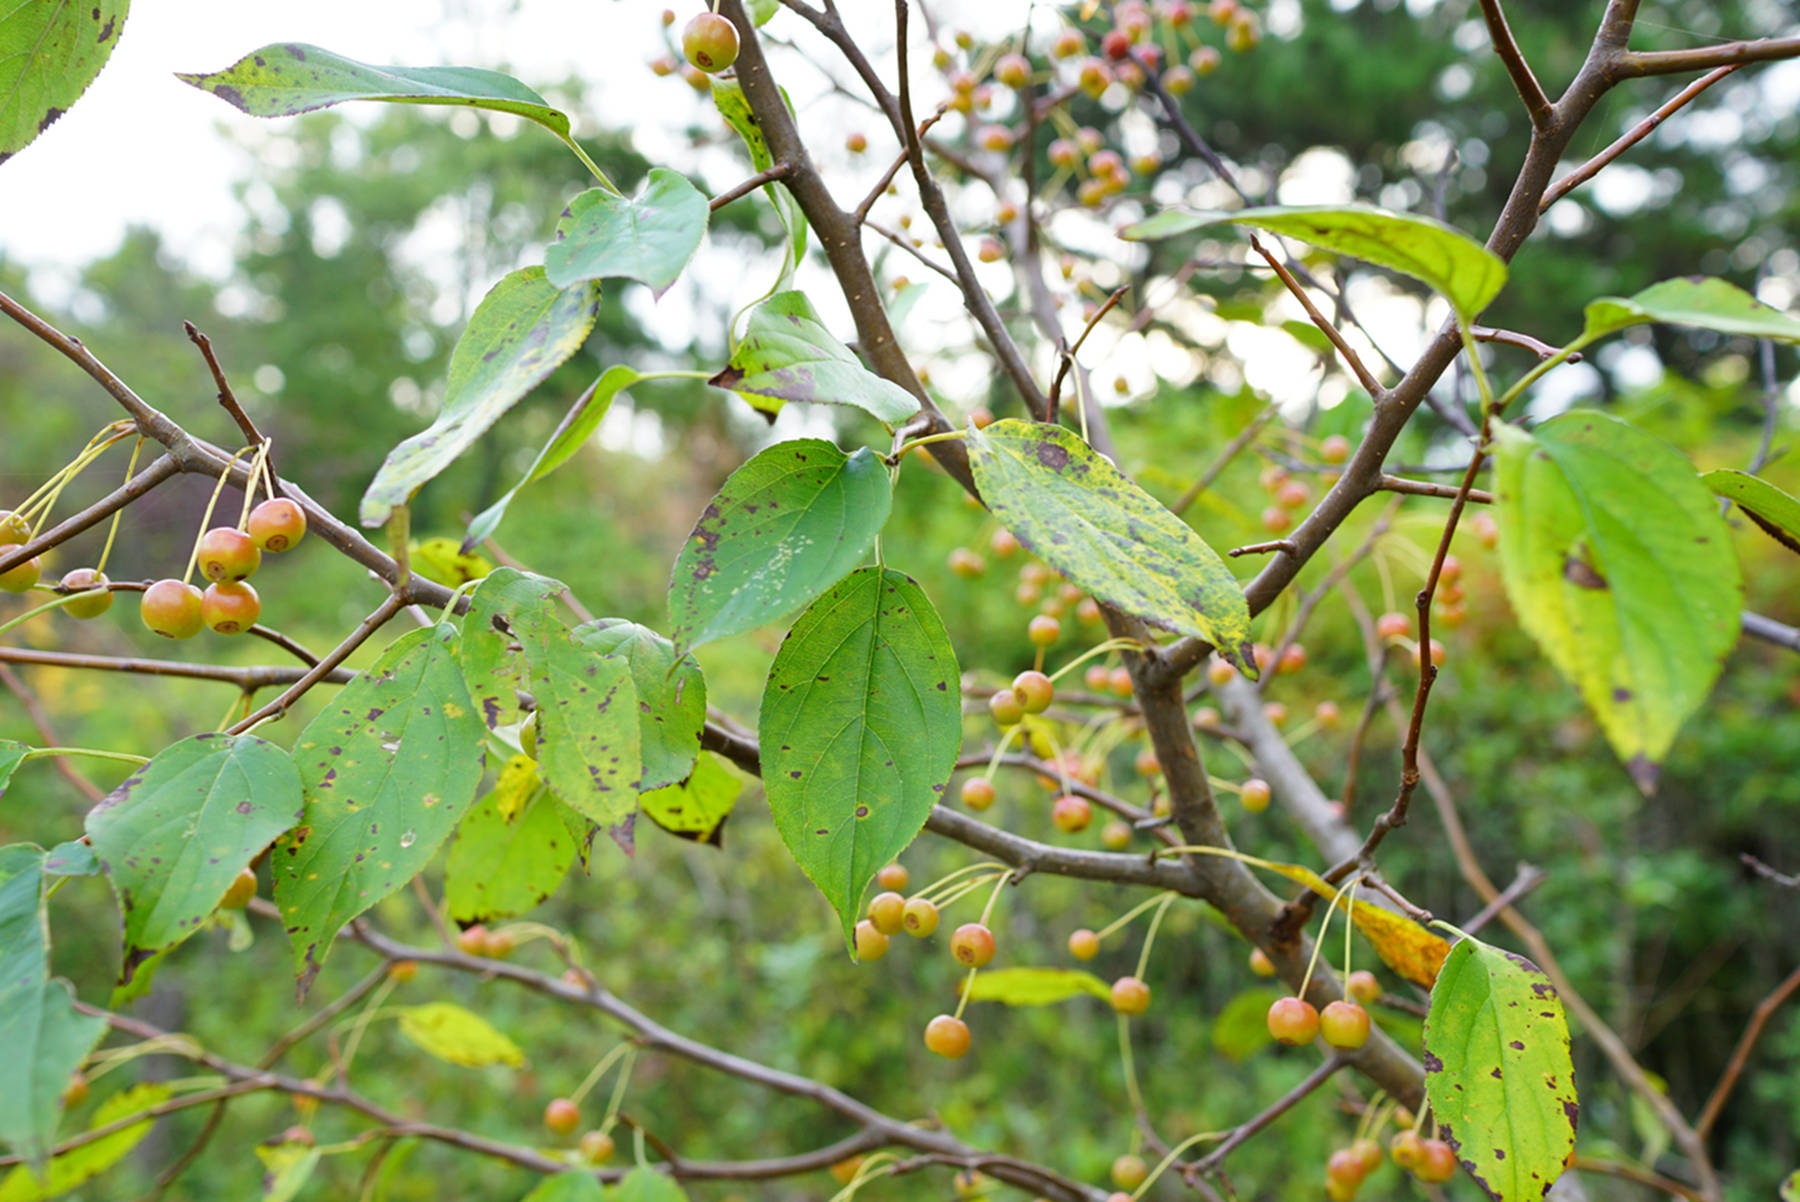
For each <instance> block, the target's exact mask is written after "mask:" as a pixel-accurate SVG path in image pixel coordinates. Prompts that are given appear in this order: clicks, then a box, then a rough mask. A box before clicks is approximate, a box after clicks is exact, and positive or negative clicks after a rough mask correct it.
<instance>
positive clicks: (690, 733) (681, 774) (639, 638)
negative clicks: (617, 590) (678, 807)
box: [570, 618, 706, 793]
mask: <svg viewBox="0 0 1800 1202" xmlns="http://www.w3.org/2000/svg"><path fill="white" fill-rule="evenodd" d="M570 637H572V638H573V639H574V640H575V645H576V646H578V647H581V648H583V649H584V650H587V651H592V652H594V653H595V654H598V655H615V656H618V657H619V658H621V659H623V660H624V661H625V662H626V664H627V665H628V666H629V667H630V669H631V681H632V684H633V686H634V687H635V688H636V689H637V702H638V704H637V708H638V747H639V755H640V758H641V759H642V761H643V769H644V772H643V776H642V777H641V778H639V780H638V788H639V789H640V790H641V791H643V792H646V793H648V792H650V791H651V790H653V789H663V788H667V787H668V786H670V785H678V784H680V783H681V782H682V781H684V780H686V779H687V778H688V775H689V774H690V773H691V772H693V770H694V757H695V756H697V755H699V754H700V728H701V727H702V726H704V725H706V677H705V676H704V675H702V674H701V672H700V665H699V664H698V663H697V662H695V660H694V657H693V656H691V655H678V654H677V653H676V651H675V646H674V644H672V643H670V642H669V640H668V639H665V638H664V637H663V636H662V635H660V634H658V633H656V632H655V631H654V630H651V629H650V628H649V627H648V626H640V625H638V624H637V623H636V622H627V621H626V620H625V619H624V618H598V619H596V620H594V621H592V622H584V623H582V624H581V625H580V626H577V627H576V628H575V630H574V631H573V633H572V634H571V636H570Z"/></svg>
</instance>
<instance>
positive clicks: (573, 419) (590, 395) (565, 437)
mask: <svg viewBox="0 0 1800 1202" xmlns="http://www.w3.org/2000/svg"><path fill="white" fill-rule="evenodd" d="M640 379H642V377H641V376H639V375H638V373H637V372H635V371H633V370H632V369H631V368H629V367H623V366H620V367H609V368H607V369H606V371H605V372H603V373H602V374H601V376H600V378H599V379H598V380H595V381H594V382H593V383H592V384H589V385H588V389H587V391H586V392H584V393H582V394H581V396H580V397H579V398H578V399H577V400H576V401H575V404H574V405H573V406H571V407H570V409H569V412H568V413H567V414H565V415H564V417H563V419H562V424H561V425H559V426H557V427H556V433H554V434H552V435H551V436H550V441H549V442H548V443H546V444H545V446H544V449H543V450H541V451H539V452H538V456H537V458H536V459H534V460H532V462H531V468H530V470H529V471H527V472H526V473H525V477H524V479H522V480H520V481H519V482H518V483H517V484H515V485H513V486H512V488H510V489H508V490H507V493H506V495H505V496H503V497H501V498H500V499H499V500H498V501H495V502H494V503H493V504H492V505H489V506H488V507H487V508H486V509H484V510H482V511H481V512H480V513H478V514H476V515H475V520H474V521H472V522H470V523H469V532H468V533H467V534H465V535H463V542H462V545H463V550H465V551H468V550H472V549H473V548H474V547H475V545H476V544H477V543H480V542H481V541H482V540H483V539H485V538H487V537H488V536H489V535H491V534H493V533H494V531H495V530H498V529H499V528H500V520H501V519H502V518H504V517H505V516H506V507H507V506H508V505H511V504H512V502H513V498H514V497H516V496H518V495H519V490H520V489H522V488H524V487H525V486H526V485H527V484H530V483H532V482H534V481H537V480H542V479H543V478H544V477H545V476H548V475H549V474H550V473H551V472H553V471H555V470H556V469H557V468H559V467H561V466H562V465H563V464H565V463H567V462H568V461H569V460H570V459H571V458H572V457H573V456H574V454H575V452H577V451H579V450H580V449H581V447H582V444H584V443H586V442H587V440H588V439H589V438H590V437H592V435H593V433H594V431H595V430H598V429H599V428H600V423H601V421H602V420H604V419H605V417H606V414H607V411H608V410H610V409H611V408H612V403H613V398H614V397H616V396H618V395H619V393H621V392H623V391H624V390H625V389H627V388H630V387H631V386H632V385H633V384H635V383H637V382H638V380H640Z"/></svg>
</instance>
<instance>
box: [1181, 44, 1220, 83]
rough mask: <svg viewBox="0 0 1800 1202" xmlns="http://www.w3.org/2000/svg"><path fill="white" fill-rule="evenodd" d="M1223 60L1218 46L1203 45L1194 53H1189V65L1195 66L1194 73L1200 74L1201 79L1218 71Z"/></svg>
mask: <svg viewBox="0 0 1800 1202" xmlns="http://www.w3.org/2000/svg"><path fill="white" fill-rule="evenodd" d="M1221 61H1222V59H1221V56H1220V54H1219V51H1218V48H1217V47H1216V46H1201V47H1199V48H1198V49H1196V50H1195V51H1194V52H1193V53H1192V54H1190V55H1188V66H1189V67H1191V68H1193V71H1194V74H1195V75H1198V76H1199V77H1200V78H1201V79H1205V78H1206V77H1207V76H1208V75H1211V74H1212V73H1213V72H1214V71H1217V70H1218V69H1219V63H1220V62H1221Z"/></svg>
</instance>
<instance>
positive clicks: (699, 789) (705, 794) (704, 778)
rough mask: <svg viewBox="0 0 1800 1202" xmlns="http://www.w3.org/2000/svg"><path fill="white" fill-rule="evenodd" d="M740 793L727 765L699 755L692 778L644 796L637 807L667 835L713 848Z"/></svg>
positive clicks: (736, 776) (741, 786) (735, 775)
mask: <svg viewBox="0 0 1800 1202" xmlns="http://www.w3.org/2000/svg"><path fill="white" fill-rule="evenodd" d="M743 790H744V785H743V782H742V781H741V780H739V779H738V775H737V773H736V772H734V771H732V769H731V766H730V765H728V764H727V763H725V761H723V760H721V759H720V758H719V757H718V756H716V755H713V754H712V753H711V752H703V753H702V754H701V755H700V758H699V759H698V760H696V761H695V762H694V773H693V775H692V776H690V777H688V778H687V780H685V781H683V782H682V783H681V784H678V785H670V786H669V787H668V788H666V789H657V790H655V791H653V792H646V793H644V794H643V795H642V796H641V797H639V798H638V804H639V805H640V806H641V807H642V808H643V811H644V816H645V817H647V818H649V819H650V821H652V822H654V823H656V825H658V826H660V827H662V828H663V829H664V830H665V831H668V832H669V833H670V834H672V835H679V836H680V837H681V838H683V839H692V840H694V841H695V842H696V843H710V844H712V845H713V846H714V847H717V846H719V845H720V843H721V841H722V839H723V834H724V830H725V820H726V819H727V818H729V817H731V811H732V809H733V808H734V807H735V806H736V805H737V799H738V794H739V793H741V792H743Z"/></svg>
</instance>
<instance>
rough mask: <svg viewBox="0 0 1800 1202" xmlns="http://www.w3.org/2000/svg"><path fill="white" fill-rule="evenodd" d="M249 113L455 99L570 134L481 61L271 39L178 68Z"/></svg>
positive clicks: (559, 119) (559, 117)
mask: <svg viewBox="0 0 1800 1202" xmlns="http://www.w3.org/2000/svg"><path fill="white" fill-rule="evenodd" d="M176 78H177V79H180V80H181V81H182V82H184V83H189V84H192V85H193V86H194V87H196V88H199V89H200V90H201V91H202V92H211V93H212V94H213V95H214V96H217V97H218V98H219V99H220V100H223V101H224V102H225V103H226V104H229V105H230V106H231V107H232V108H235V109H238V110H239V111H241V112H245V113H248V114H250V115H251V116H252V117H292V116H294V115H296V114H298V113H310V112H312V111H314V110H315V109H322V108H329V107H330V106H331V105H334V104H343V103H344V102H345V101H347V100H382V101H387V102H389V103H393V104H454V105H466V106H468V107H470V108H478V109H489V110H491V111H493V112H496V113H512V114H513V115H514V116H518V117H524V118H525V119H526V120H528V121H535V122H537V123H538V124H539V125H541V126H543V127H544V128H545V129H547V130H549V131H550V132H551V133H553V134H555V135H556V136H557V137H559V138H562V139H563V140H564V141H567V140H568V138H569V118H568V117H567V116H565V115H564V114H562V113H560V112H558V111H557V110H556V109H553V108H551V107H550V105H549V103H548V102H546V101H545V100H544V98H543V97H542V96H539V95H538V94H537V93H536V92H534V91H532V90H531V89H530V88H528V87H526V86H525V85H524V84H522V83H520V82H519V81H518V80H516V79H514V78H513V77H512V76H510V75H503V74H501V73H500V72H498V71H487V70H484V69H482V68H480V67H377V66H373V65H371V64H369V63H359V62H357V61H356V60H355V59H352V58H345V57H344V56H343V55H341V54H333V53H332V52H331V51H329V50H324V49H321V48H320V47H318V46H308V45H306V44H305V43H303V42H273V43H271V44H269V45H267V46H264V47H263V48H262V49H261V50H257V51H254V52H253V53H250V54H247V55H245V56H244V57H243V58H240V59H239V60H238V61H237V62H235V63H233V64H231V66H229V67H227V68H225V70H223V71H215V72H214V73H213V74H211V75H179V74H178V75H177V76H176Z"/></svg>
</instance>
